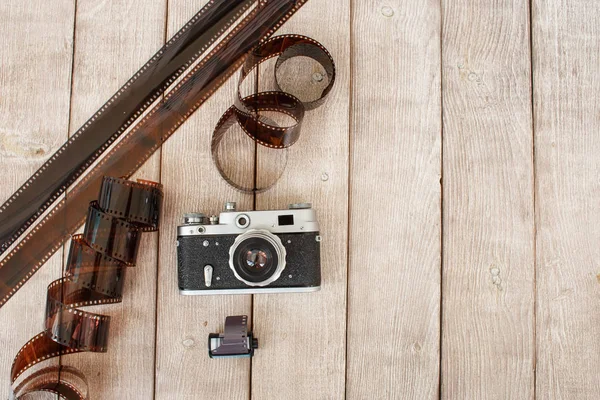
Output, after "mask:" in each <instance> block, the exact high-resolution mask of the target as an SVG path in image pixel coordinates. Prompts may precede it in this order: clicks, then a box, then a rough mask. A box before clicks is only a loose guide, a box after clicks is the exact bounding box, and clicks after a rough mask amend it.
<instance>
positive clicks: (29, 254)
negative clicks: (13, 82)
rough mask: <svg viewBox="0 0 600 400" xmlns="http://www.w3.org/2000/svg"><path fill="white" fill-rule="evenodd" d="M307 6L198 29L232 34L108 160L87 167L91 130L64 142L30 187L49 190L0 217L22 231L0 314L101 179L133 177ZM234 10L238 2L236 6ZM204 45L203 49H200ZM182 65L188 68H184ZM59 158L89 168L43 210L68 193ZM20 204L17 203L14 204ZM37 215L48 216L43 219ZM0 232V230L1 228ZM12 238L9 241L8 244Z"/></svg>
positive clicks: (69, 169) (4, 273)
mask: <svg viewBox="0 0 600 400" xmlns="http://www.w3.org/2000/svg"><path fill="white" fill-rule="evenodd" d="M306 1H307V0H260V1H258V2H257V3H256V4H255V8H254V9H252V11H250V13H249V14H248V15H246V16H245V17H243V18H242V20H241V21H238V22H237V23H231V22H230V20H229V19H227V18H225V19H219V20H218V21H216V22H215V21H212V24H211V26H210V28H207V29H204V30H202V29H198V30H199V31H202V32H214V36H215V37H217V38H218V36H219V33H220V32H222V31H223V30H225V29H226V27H228V26H230V32H229V33H228V34H227V35H226V36H225V37H224V38H222V39H220V40H219V41H218V42H215V45H214V47H213V48H212V50H210V52H209V53H208V54H207V55H206V56H204V58H202V59H201V60H200V61H199V62H198V63H197V64H196V65H195V66H194V67H193V68H192V69H191V70H190V71H189V72H188V73H187V74H186V75H185V76H183V77H182V78H181V80H180V81H179V82H178V83H176V86H175V87H174V88H172V89H170V90H169V91H168V92H167V93H166V94H165V95H164V98H163V99H162V100H160V101H157V102H155V103H153V104H152V105H151V106H147V107H148V108H147V109H146V110H145V114H144V115H143V116H141V117H140V118H138V119H137V120H135V121H134V122H131V123H130V127H129V129H128V130H127V131H126V132H124V133H123V134H122V135H121V136H122V137H121V139H120V141H118V142H116V143H114V144H113V145H112V147H110V148H106V150H105V151H104V153H106V154H104V155H103V157H102V158H101V159H99V160H98V161H97V162H96V163H95V164H92V163H91V160H92V159H95V158H98V157H99V156H98V155H97V154H98V152H102V149H104V147H103V146H104V145H102V146H100V149H97V148H95V147H94V146H93V145H90V143H92V142H94V140H93V136H94V134H93V132H94V131H95V130H92V129H91V128H90V127H89V126H88V128H87V129H85V130H83V131H82V132H81V135H80V136H78V138H80V139H78V140H74V141H72V142H67V143H66V144H65V145H64V146H63V148H61V149H60V150H59V151H58V152H57V154H55V155H54V156H53V158H51V160H54V161H52V162H51V163H50V164H52V167H50V164H49V163H46V164H45V165H44V166H42V167H41V168H40V170H39V171H38V172H37V173H36V174H37V175H34V177H32V179H33V181H32V182H35V183H36V184H38V183H39V182H41V181H44V182H45V185H47V187H45V188H41V189H40V191H39V192H36V191H35V190H34V189H32V188H33V187H34V186H33V183H31V184H29V183H26V184H25V185H24V187H23V188H21V189H19V191H17V193H16V194H15V196H16V197H15V196H13V198H11V199H9V201H8V202H7V204H5V205H4V206H3V211H2V215H3V216H7V215H8V214H11V215H14V216H15V221H16V222H15V223H10V224H8V225H7V226H10V229H9V230H10V231H11V232H12V231H15V229H16V231H18V232H21V231H22V232H23V233H22V234H21V236H24V237H21V238H19V241H18V242H16V244H15V245H13V248H12V250H11V251H10V252H8V254H6V255H5V257H4V258H3V259H2V260H1V261H0V307H2V306H3V305H4V304H5V303H6V302H7V301H8V299H10V297H12V296H13V295H14V293H16V291H17V290H18V289H19V288H20V287H21V286H22V285H23V284H24V283H25V282H26V281H27V280H28V279H29V278H30V277H31V276H33V274H34V273H35V272H36V271H37V270H38V269H39V268H40V267H41V266H42V265H43V264H44V262H45V261H46V260H47V259H48V258H49V257H50V256H51V255H52V254H53V253H54V252H55V251H56V250H57V249H59V248H60V246H61V245H62V244H63V243H64V242H65V241H66V240H67V239H68V238H69V237H70V234H71V233H72V232H74V231H75V230H76V229H77V228H78V227H79V226H81V224H82V223H83V219H84V217H85V214H86V211H87V204H88V202H89V201H90V199H93V198H94V196H95V194H96V193H97V191H98V189H99V187H100V183H101V181H102V177H103V176H123V177H126V178H128V177H130V176H131V175H132V174H133V172H135V171H136V170H137V169H138V168H139V167H140V166H141V165H142V164H143V163H144V162H145V161H146V160H147V159H148V158H149V157H150V156H151V155H152V154H153V153H154V151H156V149H158V148H159V147H160V146H161V145H162V143H164V142H165V141H166V140H167V139H168V138H169V137H170V136H171V135H172V134H173V133H174V132H175V131H176V130H177V128H178V127H179V126H180V125H181V124H182V123H183V122H184V121H185V120H186V119H187V118H188V117H189V116H190V115H191V114H192V113H193V112H194V111H195V110H196V109H197V108H198V107H200V106H201V105H202V104H203V103H204V101H206V99H208V98H209V97H210V96H211V95H212V94H213V93H214V92H215V91H216V90H217V89H218V88H219V87H220V86H221V85H222V84H223V82H225V81H226V80H227V79H228V78H229V77H231V75H233V74H234V73H235V71H236V70H237V69H238V68H239V67H240V66H242V64H243V63H244V61H245V60H246V58H247V56H248V53H249V52H250V51H251V50H252V49H253V48H255V47H256V46H257V45H258V44H260V43H262V42H264V41H266V40H267V39H268V38H269V37H270V36H272V35H273V33H274V32H275V31H276V30H277V29H278V28H279V27H280V26H281V25H282V24H283V23H284V22H285V21H287V20H288V19H289V18H290V17H291V16H292V15H293V14H294V13H295V12H296V11H297V10H298V9H299V8H300V7H301V6H302V5H303V4H304V3H305V2H306ZM227 2H229V0H222V1H220V2H218V5H221V3H223V4H224V3H227ZM216 4H217V2H212V3H211V5H210V6H209V7H216V6H217V5H216ZM236 4H241V3H239V2H236ZM244 4H245V3H244ZM240 7H241V8H239V10H238V11H237V13H235V12H234V14H233V15H238V14H239V15H240V16H241V13H242V11H243V10H244V9H245V8H244V7H243V6H241V5H240ZM230 12H233V11H230ZM228 15H229V14H228ZM190 29H191V28H190ZM176 36H177V35H176ZM184 36H186V35H185V34H182V35H180V36H179V37H180V38H181V37H184ZM200 36H202V35H200ZM202 37H203V36H202ZM210 37H211V39H210V40H208V41H206V40H203V42H202V43H208V42H211V40H216V39H212V38H213V37H212V36H210ZM182 40H183V39H182ZM203 46H204V44H203V45H202V46H200V48H203ZM176 53H177V52H176ZM191 53H192V54H190V55H189V56H190V57H191V58H193V56H194V55H195V54H196V53H195V52H191ZM177 54H178V53H177ZM179 61H180V63H181V62H182V61H181V60H179ZM183 64H184V65H185V64H186V62H183ZM157 69H159V68H158V67H157ZM177 71H179V69H177V70H176V71H173V72H172V74H171V75H169V74H168V73H165V74H164V75H163V76H165V75H167V76H174V75H173V74H176V73H179V72H177ZM138 79H139V78H138ZM144 87H145V86H144ZM130 88H131V86H130V87H128V89H125V90H124V91H123V92H121V94H120V95H118V96H120V97H123V98H126V97H128V96H129V91H130V90H131V89H130ZM107 104H116V100H115V102H113V103H111V100H109V103H107ZM144 104H146V103H145V102H144V103H142V104H141V105H140V104H136V105H134V106H131V107H126V109H136V111H135V112H134V113H133V115H138V114H136V112H137V111H138V110H140V109H141V108H140V107H143V106H144ZM111 109H112V108H111ZM117 112H118V111H117ZM140 115H141V114H140ZM99 120H100V119H99V117H98V118H96V119H95V117H92V119H91V121H92V124H93V123H96V121H99ZM100 127H102V125H101V124H100ZM98 129H99V128H98ZM62 154H70V155H74V156H73V157H75V155H77V156H76V157H78V158H80V159H84V160H85V161H84V162H83V163H82V164H81V165H83V166H85V165H88V166H89V167H88V168H87V169H85V170H84V171H83V170H82V171H81V172H78V173H76V174H75V175H79V176H80V179H79V180H78V181H77V182H76V183H75V184H73V185H71V187H70V188H69V196H67V198H66V199H63V200H60V201H58V203H56V204H54V205H53V207H52V208H50V209H49V210H46V209H45V208H44V206H43V205H44V204H46V201H44V202H42V203H41V204H40V202H39V201H40V200H38V199H56V198H57V197H58V194H60V193H62V192H63V191H65V190H66V189H67V187H66V183H65V181H64V179H63V177H65V176H71V175H72V174H74V171H73V166H72V164H71V163H69V162H65V163H63V162H58V161H56V160H57V159H58V158H56V157H61V155H62ZM78 165H79V164H78ZM48 168H52V170H53V171H54V170H56V172H55V173H54V174H52V175H51V176H47V177H46V176H45V179H41V176H42V175H41V174H42V173H43V171H45V170H47V169H48ZM40 171H42V172H40ZM46 178H47V179H46ZM17 198H18V199H19V201H17V200H16V199H17ZM36 207H39V208H36ZM9 210H10V212H9ZM42 210H43V211H45V212H46V214H44V215H42ZM29 215H32V216H33V217H29ZM31 218H33V220H37V223H36V225H35V226H33V227H31V228H30V229H29V231H28V232H25V230H26V227H28V226H30V225H31V221H32V219H31ZM13 222H14V221H13ZM21 222H23V223H21ZM4 223H6V220H5V221H4ZM3 226H4V224H2V225H0V227H3ZM13 228H14V229H13ZM13 239H14V237H12V238H11V239H10V240H9V242H10V241H11V240H13ZM14 240H16V239H14ZM5 243H6V242H5Z"/></svg>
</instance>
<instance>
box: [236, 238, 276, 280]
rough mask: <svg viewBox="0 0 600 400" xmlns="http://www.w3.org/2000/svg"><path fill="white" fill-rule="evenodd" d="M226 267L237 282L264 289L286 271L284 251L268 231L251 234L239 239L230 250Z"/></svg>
mask: <svg viewBox="0 0 600 400" xmlns="http://www.w3.org/2000/svg"><path fill="white" fill-rule="evenodd" d="M229 256H230V258H229V265H230V267H231V269H232V270H233V272H234V274H235V276H236V278H237V279H239V280H240V281H242V282H244V283H246V284H247V285H250V286H266V285H268V284H269V283H271V282H273V281H275V280H277V279H278V278H279V276H280V275H281V271H283V269H284V268H285V248H284V247H283V244H282V243H281V240H280V239H279V238H278V237H277V236H274V235H273V234H271V233H270V232H268V231H263V230H250V231H248V232H246V233H244V234H242V235H240V236H238V237H237V238H236V240H235V242H234V244H233V246H232V247H231V249H230V250H229Z"/></svg>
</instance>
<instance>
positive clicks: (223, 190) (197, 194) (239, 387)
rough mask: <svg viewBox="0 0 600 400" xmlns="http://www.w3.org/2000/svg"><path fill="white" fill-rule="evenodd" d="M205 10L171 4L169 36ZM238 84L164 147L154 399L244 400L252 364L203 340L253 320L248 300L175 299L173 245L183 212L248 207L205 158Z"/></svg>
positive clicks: (182, 0)
mask: <svg viewBox="0 0 600 400" xmlns="http://www.w3.org/2000/svg"><path fill="white" fill-rule="evenodd" d="M202 5H203V4H201V3H198V2H191V1H186V0H170V1H169V12H168V16H169V20H168V35H169V37H170V36H171V35H173V34H174V33H175V32H177V31H178V30H179V29H180V28H181V26H183V25H184V24H185V23H186V22H187V21H188V20H189V19H190V18H191V17H192V16H193V15H194V14H195V13H196V12H198V10H199V9H200V7H201V6H202ZM236 81H237V79H236V78H232V79H230V80H229V81H228V82H227V83H226V84H225V85H223V87H221V89H219V90H218V91H217V92H216V93H215V94H214V95H213V96H212V97H211V98H210V99H209V100H208V101H207V102H206V103H205V104H204V105H203V106H202V107H201V108H200V109H199V110H198V111H197V112H196V113H195V114H194V115H192V116H191V117H190V118H189V119H188V120H187V122H186V123H185V124H184V125H183V126H182V127H181V128H179V130H178V131H177V132H176V133H175V135H174V136H173V137H171V138H170V139H169V141H168V142H167V143H166V144H165V145H164V146H163V149H162V150H163V153H162V170H161V182H162V183H163V184H164V185H165V201H164V206H163V224H162V226H161V231H160V251H159V254H160V258H159V274H158V284H159V288H158V319H157V333H158V334H157V347H156V357H157V359H156V392H155V398H156V399H157V400H161V399H165V400H170V399H178V400H179V399H181V400H185V399H189V400H195V399H199V398H202V399H234V400H237V399H247V398H248V397H249V382H250V360H249V359H230V360H211V359H210V358H209V357H208V354H207V348H206V341H207V338H208V335H209V334H210V333H212V332H222V331H223V325H224V322H225V317H226V316H228V315H241V314H246V315H248V316H251V312H252V309H251V297H250V296H249V295H245V296H244V295H242V296H239V295H238V296H231V295H230V296H218V295H217V296H182V295H180V294H179V290H178V285H177V262H176V261H177V254H176V247H175V246H176V237H177V225H179V224H181V223H182V216H183V213H185V212H204V213H206V214H207V215H211V214H216V215H218V214H219V212H220V211H222V209H223V204H224V203H225V202H226V201H235V202H237V205H238V207H239V208H240V209H251V207H252V196H250V195H245V194H241V193H238V192H237V191H235V190H234V189H232V188H231V187H230V186H228V184H227V183H225V181H224V180H223V179H222V178H221V177H220V176H219V174H218V172H217V170H216V168H215V167H214V165H213V162H212V159H211V154H210V140H211V135H212V130H213V128H214V126H215V125H216V123H217V121H218V119H219V118H220V116H221V114H222V113H223V112H225V110H227V108H229V106H231V104H232V101H233V96H234V94H235V88H236ZM236 149H237V148H236ZM237 155H238V153H234V154H232V156H233V157H236V156H237ZM240 159H243V157H242V156H240Z"/></svg>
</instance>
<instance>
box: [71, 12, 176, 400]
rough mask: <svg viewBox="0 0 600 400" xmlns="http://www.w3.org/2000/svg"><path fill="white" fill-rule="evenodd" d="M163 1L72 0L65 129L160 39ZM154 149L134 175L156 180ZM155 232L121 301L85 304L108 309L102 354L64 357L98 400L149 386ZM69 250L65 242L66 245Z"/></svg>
mask: <svg viewBox="0 0 600 400" xmlns="http://www.w3.org/2000/svg"><path fill="white" fill-rule="evenodd" d="M165 18H166V1H163V0H161V1H152V2H146V1H143V0H123V1H109V2H101V3H98V2H97V1H90V0H78V1H77V15H76V24H75V27H76V31H75V63H74V68H73V94H72V102H71V103H72V105H71V134H72V133H74V132H75V131H76V130H77V129H78V128H79V127H80V126H81V125H83V124H84V123H85V121H87V119H88V118H89V117H90V116H91V115H93V114H94V113H95V112H96V110H98V109H99V108H100V107H101V106H102V104H104V102H106V100H108V99H109V98H110V97H111V96H112V95H113V94H114V93H115V92H116V91H117V90H118V89H119V88H120V87H121V86H122V85H123V84H124V83H125V82H126V81H127V80H128V79H129V78H130V77H131V76H132V75H133V74H134V73H135V72H136V71H137V70H138V69H139V68H140V67H141V66H142V65H143V64H144V63H145V62H146V61H147V60H148V59H149V58H150V57H151V56H152V55H153V54H154V53H155V52H156V51H157V50H158V49H159V48H160V47H161V46H162V45H163V43H164V39H165ZM159 167H160V152H159V153H158V154H155V155H154V156H152V157H151V158H150V160H148V162H146V164H145V165H144V166H143V167H142V168H141V169H140V170H139V171H138V173H137V174H136V175H135V176H136V177H140V178H143V179H147V180H152V181H158V180H159V178H160V177H159ZM157 239H158V234H157V233H152V234H149V233H145V234H144V235H143V239H142V241H141V243H140V250H139V255H138V263H137V265H136V267H134V268H129V269H128V270H127V273H126V276H125V283H124V285H125V286H124V290H123V302H122V303H120V304H116V305H105V306H98V307H93V308H92V307H90V308H86V310H89V311H93V312H98V313H102V314H105V315H110V316H111V318H112V321H111V330H110V333H109V347H108V352H107V353H106V354H94V353H84V354H74V355H67V356H63V357H62V364H63V365H70V366H74V367H76V368H78V369H79V370H80V371H81V372H83V373H84V374H85V375H86V376H87V377H88V383H89V388H90V392H91V395H92V396H93V398H96V399H117V398H118V399H149V398H152V395H153V392H154V345H155V311H156V273H157V253H158V249H157ZM66 251H68V247H67V250H66Z"/></svg>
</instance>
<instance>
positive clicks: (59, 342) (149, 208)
mask: <svg viewBox="0 0 600 400" xmlns="http://www.w3.org/2000/svg"><path fill="white" fill-rule="evenodd" d="M162 198H163V193H162V186H161V185H160V184H157V183H154V182H149V181H138V182H131V181H127V180H123V179H115V178H109V177H106V178H104V180H103V182H102V186H101V189H100V195H99V198H98V201H94V202H92V203H90V205H89V212H88V217H87V221H86V224H85V227H84V232H83V234H82V235H75V236H74V237H73V240H72V242H71V248H70V251H69V256H68V259H67V266H66V268H65V276H64V277H63V278H61V279H58V280H56V281H54V282H52V283H51V284H50V285H49V286H48V293H47V300H46V318H45V325H44V328H45V329H44V331H43V332H41V333H39V334H38V335H36V336H35V337H34V338H32V339H31V340H30V341H29V342H27V343H26V344H25V345H24V346H23V347H22V348H21V350H20V351H19V352H18V354H17V356H16V357H15V360H14V362H13V365H12V369H11V382H12V383H13V384H14V383H15V382H16V381H17V379H19V377H21V376H22V375H23V374H24V373H25V372H26V371H27V370H28V369H29V368H31V367H33V366H34V365H38V364H39V363H41V362H44V361H46V360H49V359H52V358H54V357H57V356H59V355H61V354H70V353H78V352H83V351H91V352H100V353H101V352H105V351H106V349H107V339H108V331H109V326H110V317H108V316H105V315H101V314H95V313H89V312H85V311H82V310H81V309H80V308H81V307H86V306H92V305H99V304H110V303H118V302H121V301H122V293H123V280H124V277H125V269H126V268H127V267H129V266H133V265H135V260H136V256H137V251H138V247H139V241H140V237H141V233H142V232H152V231H155V230H157V229H158V224H159V216H160V209H161V205H162ZM63 369H64V367H49V368H45V369H43V370H41V371H38V372H35V373H33V374H31V375H30V376H28V377H26V378H25V379H23V380H22V382H20V383H19V384H18V385H16V387H15V388H14V392H13V396H14V398H16V399H18V398H22V397H23V396H25V395H27V394H29V393H33V392H36V391H46V392H52V393H55V394H57V395H60V396H62V397H63V398H65V399H68V400H80V399H86V398H88V393H87V384H86V381H85V377H84V376H83V375H82V374H81V373H79V372H78V371H76V370H74V369H69V368H67V369H65V370H63ZM74 378H77V379H74Z"/></svg>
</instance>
